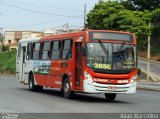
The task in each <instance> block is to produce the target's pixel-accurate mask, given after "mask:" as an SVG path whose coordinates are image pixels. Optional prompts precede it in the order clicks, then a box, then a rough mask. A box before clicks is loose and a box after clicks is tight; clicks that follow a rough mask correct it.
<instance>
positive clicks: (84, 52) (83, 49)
mask: <svg viewBox="0 0 160 119" xmlns="http://www.w3.org/2000/svg"><path fill="white" fill-rule="evenodd" d="M82 56H86V47H85V46H83V47H82Z"/></svg>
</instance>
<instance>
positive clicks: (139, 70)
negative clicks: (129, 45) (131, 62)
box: [137, 68, 142, 76]
mask: <svg viewBox="0 0 160 119" xmlns="http://www.w3.org/2000/svg"><path fill="white" fill-rule="evenodd" d="M141 72H142V71H141V69H140V68H138V73H137V74H138V76H140V75H141Z"/></svg>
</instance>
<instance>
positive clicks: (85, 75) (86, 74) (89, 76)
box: [84, 71, 93, 82]
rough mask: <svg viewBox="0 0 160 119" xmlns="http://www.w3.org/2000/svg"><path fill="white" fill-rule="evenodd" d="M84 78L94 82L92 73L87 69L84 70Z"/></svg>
mask: <svg viewBox="0 0 160 119" xmlns="http://www.w3.org/2000/svg"><path fill="white" fill-rule="evenodd" d="M84 78H85V79H86V80H88V81H90V82H93V80H92V77H91V75H90V74H89V73H88V72H86V71H84Z"/></svg>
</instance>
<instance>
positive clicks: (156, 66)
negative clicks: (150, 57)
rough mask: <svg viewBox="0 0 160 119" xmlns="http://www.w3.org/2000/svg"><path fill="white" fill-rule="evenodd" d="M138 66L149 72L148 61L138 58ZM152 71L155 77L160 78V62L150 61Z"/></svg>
mask: <svg viewBox="0 0 160 119" xmlns="http://www.w3.org/2000/svg"><path fill="white" fill-rule="evenodd" d="M138 67H139V68H141V69H142V70H143V71H145V72H147V61H145V60H141V59H138ZM150 72H151V75H152V76H153V77H155V78H156V79H159V80H160V63H154V62H150Z"/></svg>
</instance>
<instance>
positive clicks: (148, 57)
mask: <svg viewBox="0 0 160 119" xmlns="http://www.w3.org/2000/svg"><path fill="white" fill-rule="evenodd" d="M150 26H151V24H150V23H149V27H150ZM150 48H151V37H150V35H149V36H148V51H147V80H148V81H149V75H150Z"/></svg>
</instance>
